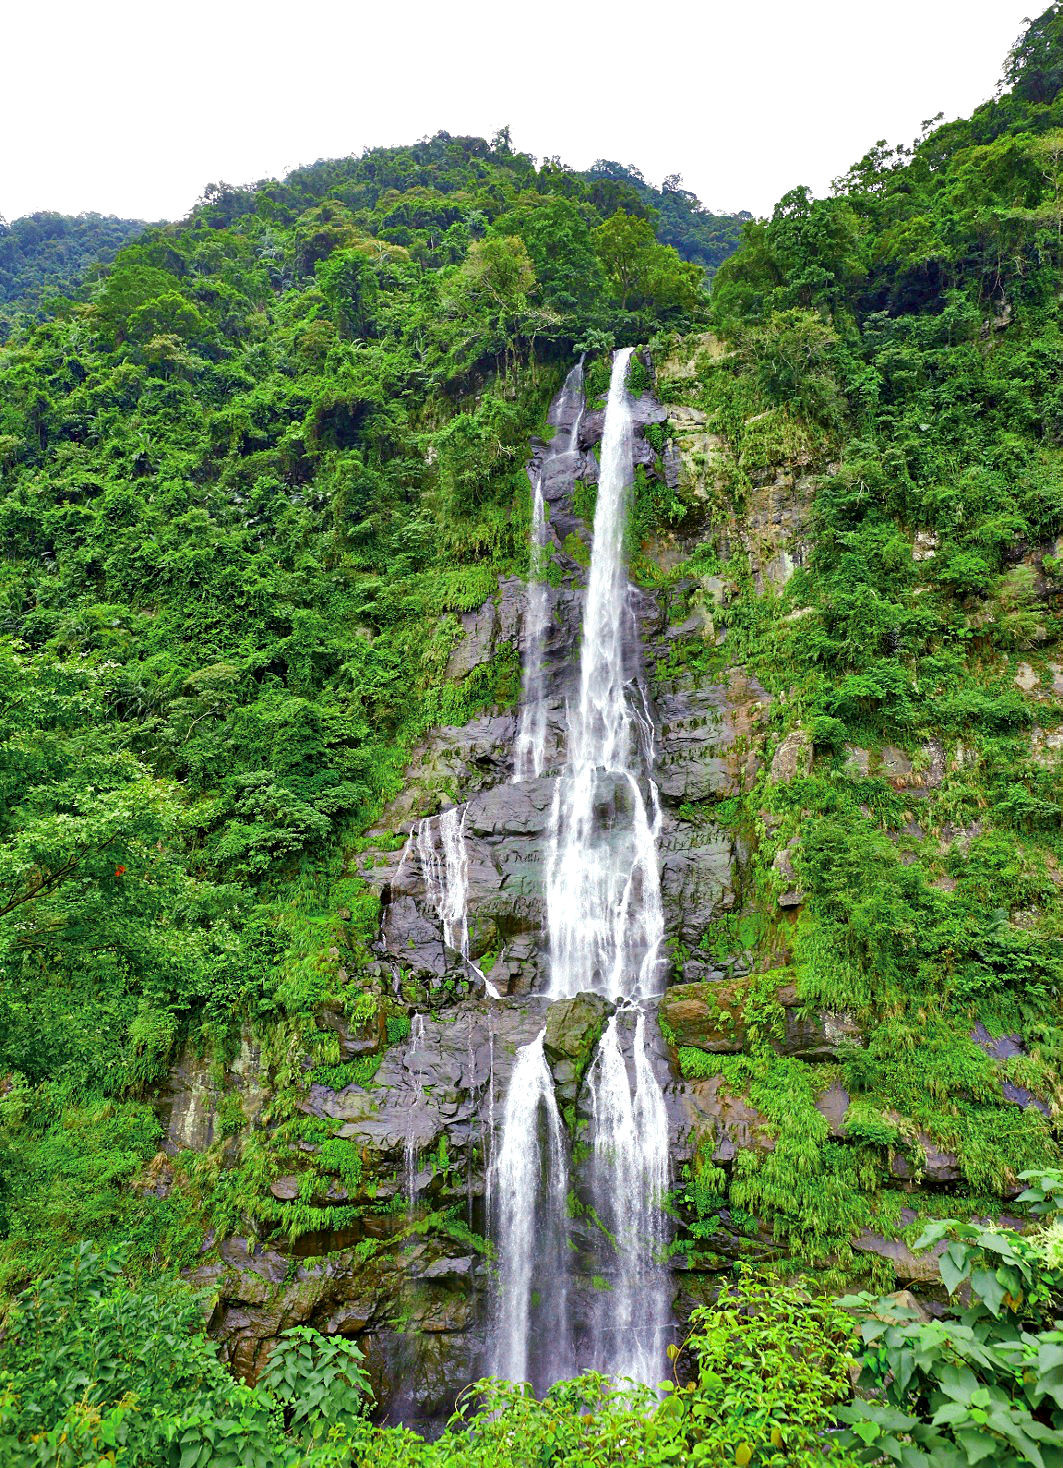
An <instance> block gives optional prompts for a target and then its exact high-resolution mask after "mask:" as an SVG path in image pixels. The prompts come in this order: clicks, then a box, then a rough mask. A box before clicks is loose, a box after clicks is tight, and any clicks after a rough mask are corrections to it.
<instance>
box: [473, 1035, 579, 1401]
mask: <svg viewBox="0 0 1063 1468" xmlns="http://www.w3.org/2000/svg"><path fill="white" fill-rule="evenodd" d="M544 1036H545V1031H544V1032H543V1033H541V1034H540V1035H539V1036H538V1038H537V1039H535V1040H533V1041H532V1043H531V1044H530V1045H525V1046H524V1047H523V1049H521V1050H519V1051H518V1052H517V1061H516V1065H515V1066H514V1069H513V1077H512V1080H511V1081H510V1085H509V1092H508V1094H507V1096H506V1104H505V1109H504V1112H503V1116H502V1142H501V1145H500V1146H499V1148H498V1151H497V1153H496V1154H495V1158H494V1160H493V1162H492V1165H491V1174H492V1179H491V1193H492V1197H493V1199H494V1211H495V1213H496V1215H497V1216H496V1217H495V1219H494V1225H495V1238H496V1239H497V1241H498V1251H499V1269H498V1296H497V1305H496V1317H495V1321H494V1329H493V1343H494V1349H493V1352H492V1361H491V1367H490V1369H491V1371H492V1372H493V1373H494V1375H496V1376H502V1377H505V1378H506V1379H507V1380H509V1381H529V1380H531V1381H533V1382H534V1384H535V1385H536V1386H548V1385H550V1384H551V1383H552V1382H554V1381H557V1380H558V1379H559V1378H560V1377H562V1376H565V1375H567V1374H568V1373H569V1371H570V1370H571V1347H570V1340H569V1319H568V1315H569V1312H568V1284H567V1281H568V1272H567V1259H566V1254H567V1250H568V1237H567V1202H568V1164H567V1158H566V1149H565V1137H564V1132H563V1129H562V1126H561V1116H560V1113H559V1112H558V1109H557V1100H556V1098H555V1096H554V1081H553V1077H552V1076H551V1074H550V1068H549V1066H548V1065H547V1063H546V1054H545V1051H544V1049H543V1040H544ZM533 1342H534V1346H533Z"/></svg>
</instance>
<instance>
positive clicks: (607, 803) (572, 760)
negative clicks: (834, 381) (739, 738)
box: [546, 350, 664, 999]
mask: <svg viewBox="0 0 1063 1468" xmlns="http://www.w3.org/2000/svg"><path fill="white" fill-rule="evenodd" d="M630 357H631V352H630V350H625V351H622V352H618V353H617V354H616V358H615V360H614V363H613V373H612V378H611V381H610V384H609V400H608V404H607V407H606V413H605V427H604V431H603V435H602V461H601V473H600V476H599V481H598V500H597V506H596V509H595V515H594V549H593V552H592V555H591V566H590V575H589V577H588V580H587V598H586V603H585V606H584V612H583V642H582V646H581V652H580V685H579V703H578V704H577V706H576V708H575V709H574V710H573V709H570V710H569V720H568V723H569V740H568V761H567V763H566V766H565V770H564V772H563V774H562V776H561V779H560V780H559V781H558V785H557V790H556V792H555V795H554V804H553V812H552V815H551V827H550V845H549V853H548V858H547V869H546V907H547V923H548V927H549V933H550V995H551V998H555V999H564V998H570V997H571V996H572V995H573V994H578V993H580V992H581V991H583V990H588V989H589V990H594V991H595V992H597V993H601V994H605V995H607V996H608V997H609V998H611V999H620V998H628V997H632V996H636V995H638V996H641V995H649V994H652V993H653V992H654V991H655V990H656V988H657V968H658V963H659V958H660V948H661V940H662V937H663V934H664V919H663V916H662V911H661V887H660V877H659V873H658V867H657V827H658V823H659V815H658V810H657V793H656V787H655V786H654V785H653V783H652V781H650V780H648V779H647V780H646V784H647V787H648V789H647V791H646V792H644V790H643V787H642V784H641V783H640V779H639V775H640V773H641V774H642V775H643V776H644V777H645V775H647V774H648V771H649V769H650V768H651V766H652V760H653V728H652V725H651V723H650V720H649V718H648V716H647V714H646V710H645V696H644V694H643V691H642V686H641V683H640V682H639V679H638V672H639V669H638V666H637V653H636V651H635V650H636V649H637V638H636V632H635V619H634V614H633V611H632V607H631V598H630V595H629V586H628V580H627V575H626V572H625V570H624V559H623V545H624V525H625V521H626V519H627V507H628V502H629V496H630V489H631V480H632V451H631V450H632V430H631V406H630V402H629V400H628V394H627V387H626V385H625V379H626V376H627V368H628V362H629V360H630ZM651 811H652V815H651Z"/></svg>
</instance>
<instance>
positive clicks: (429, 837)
mask: <svg viewBox="0 0 1063 1468" xmlns="http://www.w3.org/2000/svg"><path fill="white" fill-rule="evenodd" d="M468 814H469V809H468V806H456V805H452V806H449V807H448V808H447V809H446V810H445V811H443V813H442V814H441V815H440V816H438V817H435V816H427V817H426V818H425V819H424V820H423V821H421V823H420V824H419V825H418V827H417V830H416V832H415V833H411V836H410V842H411V843H412V844H413V847H414V849H415V850H416V852H417V857H418V860H419V861H420V863H421V871H422V873H423V875H424V882H425V887H426V889H427V892H428V896H429V898H430V899H431V901H432V903H433V905H434V907H435V910H436V913H437V915H438V917H439V921H440V923H441V924H442V926H443V942H444V943H445V944H446V945H447V947H448V948H452V949H453V950H454V952H455V953H460V954H461V958H462V962H463V963H464V964H465V966H466V967H467V968H470V969H471V970H472V971H473V973H474V974H475V975H476V976H477V978H478V979H480V980H481V982H482V983H483V986H484V988H485V989H486V991H487V994H488V996H489V998H491V999H498V998H500V995H499V992H498V990H497V989H496V988H495V986H494V984H492V983H491V980H490V979H489V978H488V977H487V975H486V974H485V973H484V971H483V969H481V968H480V967H479V966H478V965H477V964H475V963H474V962H473V961H472V959H471V958H470V957H469V852H468V848H467V846H466V845H465V821H466V819H467V817H468ZM407 849H409V844H408V847H407ZM405 861H406V854H405V853H404V854H403V857H402V861H401V862H400V864H399V870H400V871H401V870H402V866H403V864H404V863H405Z"/></svg>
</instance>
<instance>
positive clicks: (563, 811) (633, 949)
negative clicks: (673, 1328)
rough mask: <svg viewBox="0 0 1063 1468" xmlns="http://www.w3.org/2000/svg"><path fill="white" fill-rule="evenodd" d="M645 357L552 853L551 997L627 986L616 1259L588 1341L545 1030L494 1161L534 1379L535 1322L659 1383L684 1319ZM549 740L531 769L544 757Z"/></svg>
mask: <svg viewBox="0 0 1063 1468" xmlns="http://www.w3.org/2000/svg"><path fill="white" fill-rule="evenodd" d="M630 357H631V353H630V351H622V352H618V353H617V354H616V356H615V358H614V361H613V371H612V377H611V380H610V385H609V398H608V404H607V408H606V416H605V425H604V431H603V439H602V454H601V471H600V475H599V482H598V496H597V505H596V510H595V518H594V546H593V551H592V555H591V565H590V574H589V576H588V582H587V593H586V601H585V605H584V615H583V637H582V643H581V649H580V683H579V700H578V703H577V704H576V705H575V706H574V707H572V706H570V707H569V710H568V758H567V762H566V765H565V769H564V771H563V773H562V775H561V776H560V778H559V780H558V782H557V789H556V792H555V797H554V803H553V810H552V815H551V823H550V835H549V843H548V852H547V864H546V909H547V925H548V929H549V940H550V982H549V997H550V998H551V999H563V998H570V997H572V996H574V995H576V994H578V993H581V992H586V991H592V992H595V993H599V994H603V995H605V996H606V997H608V998H610V999H612V1000H614V1001H615V1002H617V1003H618V1009H617V1011H616V1012H615V1013H614V1014H613V1016H612V1018H611V1019H610V1021H609V1024H608V1026H607V1027H606V1030H605V1033H604V1035H603V1036H602V1040H601V1042H600V1045H599V1048H598V1053H597V1055H596V1056H595V1059H594V1061H593V1063H592V1067H591V1071H590V1073H589V1089H590V1098H591V1125H592V1131H591V1137H590V1141H591V1146H592V1163H591V1169H590V1191H591V1202H592V1205H593V1208H594V1212H595V1213H596V1215H597V1217H598V1218H599V1219H600V1220H601V1222H602V1224H603V1225H604V1231H603V1235H604V1237H605V1238H606V1239H607V1240H608V1241H609V1243H608V1248H609V1251H610V1252H609V1254H608V1256H607V1257H604V1258H603V1259H602V1261H601V1269H600V1272H601V1274H602V1276H603V1281H604V1284H605V1286H606V1288H605V1289H604V1290H602V1291H601V1292H600V1293H599V1294H598V1295H597V1297H596V1301H595V1307H594V1310H593V1312H592V1319H591V1320H590V1321H589V1322H588V1325H587V1338H586V1340H585V1341H584V1342H581V1343H580V1344H579V1345H578V1346H577V1348H576V1350H575V1352H574V1353H573V1350H572V1342H571V1325H570V1324H569V1310H568V1305H569V1293H570V1286H569V1258H568V1253H567V1247H566V1246H567V1237H568V1225H567V1221H566V1219H565V1212H564V1209H563V1203H564V1198H563V1195H562V1197H561V1198H558V1197H557V1196H556V1193H557V1186H558V1184H557V1179H558V1176H559V1175H560V1169H561V1163H563V1160H564V1153H563V1152H562V1151H561V1150H560V1143H561V1140H562V1138H561V1136H560V1131H559V1122H558V1123H557V1125H556V1126H555V1122H554V1120H553V1117H554V1116H555V1115H556V1102H554V1100H553V1091H552V1087H551V1085H550V1075H549V1070H548V1067H547V1066H546V1062H545V1055H544V1053H543V1050H542V1039H543V1037H542V1036H540V1037H539V1039H538V1040H536V1041H535V1042H534V1043H533V1044H532V1045H529V1046H526V1047H525V1048H524V1049H523V1050H522V1051H520V1052H519V1053H518V1058H517V1066H516V1069H515V1071H514V1074H513V1078H512V1080H511V1082H510V1087H509V1092H508V1094H507V1097H506V1105H505V1115H504V1117H503V1139H502V1145H501V1148H500V1151H499V1154H498V1166H497V1168H496V1169H494V1170H493V1173H494V1176H493V1179H492V1187H493V1190H494V1192H495V1193H496V1194H497V1195H498V1197H499V1202H498V1204H497V1205H496V1209H497V1212H498V1219H497V1229H496V1233H495V1237H496V1239H497V1240H498V1245H499V1255H500V1261H501V1267H500V1279H499V1286H500V1296H499V1307H498V1313H497V1320H496V1327H495V1352H494V1362H493V1370H494V1371H495V1372H496V1373H497V1374H499V1375H506V1376H509V1377H511V1379H515V1380H524V1379H525V1378H526V1376H527V1375H528V1365H529V1350H530V1340H531V1339H532V1338H533V1337H534V1342H535V1346H536V1350H537V1352H538V1353H539V1356H540V1362H541V1364H540V1370H539V1376H540V1378H541V1380H542V1382H545V1383H546V1384H549V1382H550V1381H553V1380H557V1379H558V1377H559V1376H561V1375H563V1374H565V1370H566V1363H568V1362H569V1359H570V1356H572V1357H573V1361H575V1360H576V1359H578V1361H579V1364H580V1365H586V1366H588V1367H591V1368H593V1369H597V1370H599V1371H604V1372H608V1373H609V1374H611V1375H613V1376H633V1377H635V1378H636V1379H637V1380H640V1381H643V1382H646V1383H648V1384H650V1385H652V1384H655V1383H656V1382H657V1381H659V1380H660V1378H661V1375H662V1371H663V1363H664V1345H665V1337H666V1333H667V1329H668V1319H669V1310H668V1293H667V1280H668V1277H667V1273H666V1271H665V1269H664V1268H663V1264H662V1260H661V1254H662V1250H663V1245H664V1234H665V1223H664V1215H663V1213H662V1211H661V1201H662V1197H663V1194H664V1191H665V1188H666V1186H667V1181H668V1128H667V1117H666V1112H665V1105H664V1097H663V1094H662V1092H661V1088H660V1085H659V1084H658V1082H657V1079H656V1077H655V1075H654V1072H653V1067H652V1064H651V1062H650V1057H649V1053H648V1050H647V1043H646V1019H645V1014H644V1012H643V1008H642V1004H641V1002H640V1001H643V1000H645V999H647V998H649V997H651V996H652V995H653V994H655V993H656V992H658V989H659V986H660V965H661V947H662V940H663V935H664V919H663V911H662V906H661V888H660V874H659V868H658V863H657V837H658V833H659V826H660V808H659V804H658V799H657V789H656V786H655V784H654V782H653V779H652V769H653V756H654V741H653V725H652V722H651V720H650V717H649V713H648V706H647V700H646V696H645V692H644V690H643V686H642V683H641V663H640V656H639V651H638V637H637V628H636V624H635V617H634V612H633V608H632V603H631V595H630V586H629V583H628V579H627V574H626V570H625V567H624V560H623V540H624V529H625V524H626V520H627V511H628V505H629V502H630V493H631V484H632V479H633V454H632V437H633V430H632V414H631V402H630V399H629V397H628V393H627V387H626V378H627V370H628V365H629V362H630ZM534 533H535V522H534V519H533V534H534ZM527 686H528V684H527V681H526V689H527ZM533 727H534V726H533V725H532V724H531V723H529V728H533ZM522 728H523V724H522ZM518 755H519V757H518V762H517V769H518V772H520V771H521V770H522V769H523V768H524V767H525V766H524V765H523V764H522V760H524V759H525V758H526V755H525V752H524V750H523V749H521V750H519V751H518ZM533 755H534V747H532V756H533ZM532 756H527V758H529V759H530V760H531V763H530V766H529V769H530V770H531V771H532V772H533V773H538V772H539V770H538V769H536V767H535V762H534V758H533V757H532ZM540 768H541V763H540ZM518 777H519V773H518ZM625 1051H627V1052H628V1054H629V1056H630V1059H628V1058H626V1057H625ZM551 1108H552V1110H551ZM503 1158H505V1159H506V1162H505V1169H506V1170H505V1172H504V1173H503V1162H502V1159H503ZM566 1187H567V1179H566ZM544 1206H546V1207H548V1210H554V1211H552V1212H548V1218H547V1222H549V1223H551V1225H552V1230H553V1231H552V1232H549V1231H548V1230H547V1229H546V1228H545V1227H544V1224H543V1222H542V1221H541V1210H542V1209H543V1207H544ZM542 1250H545V1252H546V1254H547V1255H548V1256H549V1257H550V1258H552V1259H555V1260H556V1261H557V1270H556V1273H555V1274H554V1275H553V1276H552V1278H550V1284H549V1289H550V1300H551V1304H552V1308H553V1319H554V1321H555V1324H554V1327H553V1330H554V1334H553V1335H550V1336H545V1335H544V1332H543V1327H542V1324H541V1322H536V1321H535V1320H533V1318H532V1310H531V1304H530V1301H531V1292H532V1283H531V1281H532V1269H533V1263H538V1261H539V1255H540V1251H542ZM558 1312H560V1314H558ZM556 1322H560V1323H556ZM554 1340H556V1341H558V1342H560V1343H561V1346H560V1348H559V1350H558V1351H557V1352H548V1353H547V1354H548V1357H549V1358H550V1359H548V1360H547V1361H543V1360H542V1352H543V1348H544V1344H545V1343H546V1342H550V1341H554ZM536 1384H537V1385H539V1384H541V1383H540V1382H537V1383H536Z"/></svg>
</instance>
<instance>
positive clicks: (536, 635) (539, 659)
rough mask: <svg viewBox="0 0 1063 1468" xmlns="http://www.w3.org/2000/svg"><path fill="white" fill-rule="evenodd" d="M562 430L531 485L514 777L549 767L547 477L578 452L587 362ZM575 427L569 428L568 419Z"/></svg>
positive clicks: (573, 385)
mask: <svg viewBox="0 0 1063 1468" xmlns="http://www.w3.org/2000/svg"><path fill="white" fill-rule="evenodd" d="M553 416H554V418H555V419H556V422H557V426H558V432H557V434H556V435H555V437H554V438H553V440H552V441H551V444H550V448H549V451H548V454H547V459H546V460H545V461H544V462H543V463H542V464H540V465H539V467H538V469H537V471H536V473H535V477H534V481H533V484H532V524H531V576H530V578H529V581H528V609H527V614H526V617H525V624H524V673H523V687H522V691H521V711H520V726H519V728H518V730H517V741H516V744H515V745H514V748H513V778H514V780H516V781H518V782H519V781H521V780H534V779H536V778H537V777H538V776H539V775H541V774H542V772H543V767H544V765H545V763H546V704H545V700H544V697H543V695H544V686H543V683H544V680H543V653H544V645H545V642H546V627H547V623H548V622H549V619H550V594H549V591H548V589H547V582H546V559H547V530H546V501H545V499H544V497H543V478H544V475H545V471H546V464H547V462H551V461H553V460H555V459H557V458H562V457H565V456H567V455H569V454H572V453H575V452H576V451H577V448H578V440H579V425H580V419H581V418H582V417H583V358H582V357H581V358H580V359H579V361H578V362H577V363H576V365H575V367H573V368H572V370H571V372H570V373H569V374H568V376H567V377H566V378H565V385H564V387H563V388H562V389H561V394H560V397H559V398H558V400H557V405H556V408H555V412H554V415H553ZM569 418H571V424H570V426H569V428H568V429H567V430H565V429H564V424H565V421H566V419H569Z"/></svg>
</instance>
